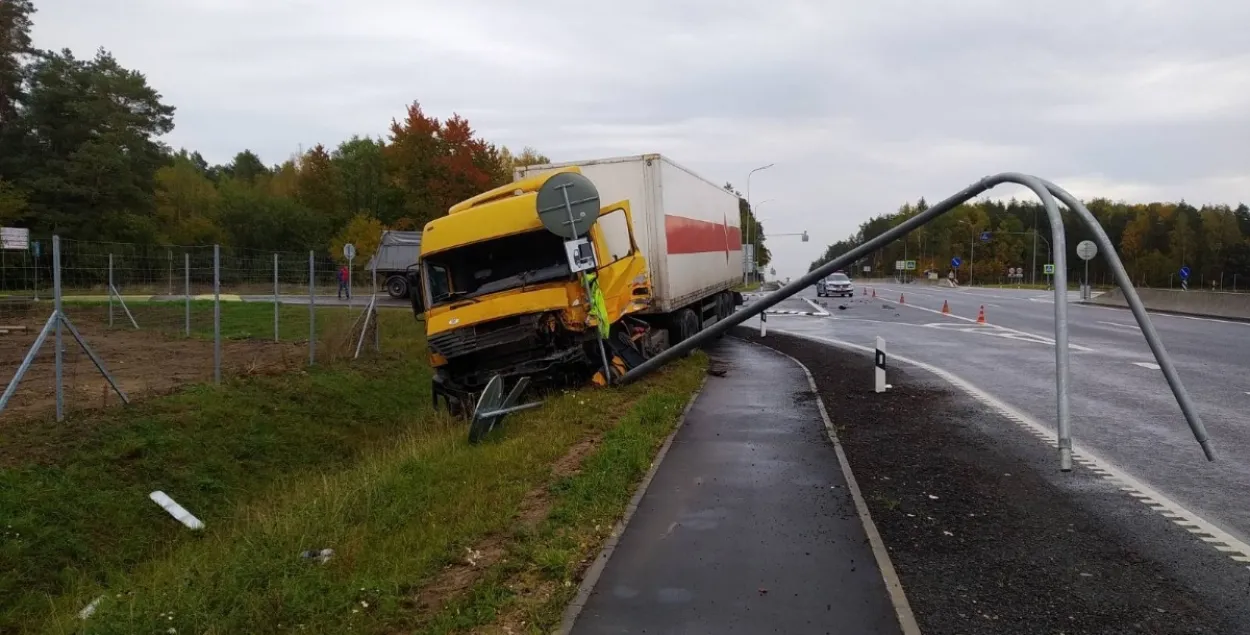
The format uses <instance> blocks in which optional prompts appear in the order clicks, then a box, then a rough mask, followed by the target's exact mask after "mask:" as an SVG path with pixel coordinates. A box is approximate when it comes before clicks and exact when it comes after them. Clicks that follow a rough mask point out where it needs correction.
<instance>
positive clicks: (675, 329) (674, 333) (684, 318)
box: [668, 309, 699, 344]
mask: <svg viewBox="0 0 1250 635" xmlns="http://www.w3.org/2000/svg"><path fill="white" fill-rule="evenodd" d="M698 332H699V316H697V315H695V314H694V311H691V310H690V309H682V310H680V311H678V312H677V313H676V314H674V315H673V322H672V326H670V327H669V329H668V338H669V339H670V340H672V343H673V344H677V343H679V342H684V341H686V340H688V339H690V338H692V337H694V334H695V333H698Z"/></svg>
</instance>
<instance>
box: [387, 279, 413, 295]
mask: <svg viewBox="0 0 1250 635" xmlns="http://www.w3.org/2000/svg"><path fill="white" fill-rule="evenodd" d="M386 293H387V294H389V295H390V296H391V297H392V298H395V299H396V300H403V299H404V298H406V297H408V281H407V280H405V279H404V277H403V276H391V277H389V278H387V279H386Z"/></svg>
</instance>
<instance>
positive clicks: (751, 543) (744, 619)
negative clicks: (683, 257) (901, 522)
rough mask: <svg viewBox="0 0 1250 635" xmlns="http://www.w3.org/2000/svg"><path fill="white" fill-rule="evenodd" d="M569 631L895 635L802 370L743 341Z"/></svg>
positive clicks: (732, 345) (726, 352) (724, 349)
mask: <svg viewBox="0 0 1250 635" xmlns="http://www.w3.org/2000/svg"><path fill="white" fill-rule="evenodd" d="M711 353H712V356H713V358H714V359H715V360H717V362H714V363H716V364H717V365H719V366H723V367H724V368H725V369H726V370H727V373H726V375H725V376H724V377H714V376H713V377H709V378H708V382H707V385H706V386H705V387H704V391H703V393H702V394H701V395H700V396H699V397H698V399H697V400H696V401H695V404H694V406H693V408H691V410H690V412H689V414H688V416H687V418H686V422H685V425H684V426H683V427H682V429H681V430H680V431H679V432H678V434H677V436H676V438H675V439H674V441H673V445H672V447H671V448H670V449H669V451H668V454H667V456H666V457H665V458H664V461H663V463H661V465H660V467H659V469H658V470H657V471H656V473H655V477H654V479H653V480H652V481H651V484H650V486H649V488H648V489H647V492H646V494H645V495H644V496H643V498H642V500H641V502H640V503H639V505H638V509H637V511H636V512H635V514H634V516H633V518H632V519H631V520H630V522H629V525H628V527H627V528H626V530H625V533H624V535H623V536H622V537H621V540H620V543H619V544H618V545H617V547H616V549H615V551H614V552H613V553H612V555H611V559H610V560H609V561H608V563H607V565H606V567H604V570H603V573H602V575H601V576H600V578H599V580H598V582H597V584H596V586H595V589H594V592H593V593H592V594H591V596H590V598H589V600H588V601H587V602H586V605H585V606H584V607H583V608H582V611H581V613H580V614H579V615H578V618H577V620H576V622H575V623H574V625H573V629H572V632H573V633H574V634H578V635H582V634H601V633H647V634H661V633H708V634H717V635H719V634H722V633H750V634H753V635H754V634H762V633H801V634H806V633H854V634H857V635H861V634H863V635H867V634H877V633H888V634H898V633H900V628H899V624H898V618H897V617H896V614H895V611H894V608H893V606H892V605H891V603H890V599H889V595H888V594H887V591H886V587H885V583H884V582H883V581H882V577H881V572H880V570H879V569H878V567H877V563H876V560H875V559H874V558H873V553H872V549H871V546H870V545H869V542H868V538H867V536H866V534H865V532H864V527H863V525H862V523H861V521H860V519H859V516H858V515H857V514H856V511H855V504H854V502H853V499H852V497H851V494H850V491H849V490H848V487H847V482H846V480H845V479H844V477H843V475H842V470H841V466H840V465H839V463H838V459H837V456H836V454H835V452H834V448H833V445H832V443H831V442H830V440H829V437H828V436H827V433H826V431H825V426H824V422H823V419H822V418H821V416H820V412H819V410H818V409H817V406H816V401H815V398H814V395H813V394H812V392H811V388H810V385H809V384H808V381H807V377H806V375H805V374H804V373H803V370H802V369H801V368H800V367H798V366H797V365H795V363H794V362H792V361H790V360H789V359H787V358H785V357H782V356H781V355H778V354H777V353H774V352H772V351H769V350H767V349H764V348H761V347H757V346H752V345H750V344H746V343H744V342H742V341H739V340H736V339H732V338H729V339H726V340H724V341H723V342H722V343H721V344H719V345H718V346H717V347H716V348H715V349H713V350H712V351H711Z"/></svg>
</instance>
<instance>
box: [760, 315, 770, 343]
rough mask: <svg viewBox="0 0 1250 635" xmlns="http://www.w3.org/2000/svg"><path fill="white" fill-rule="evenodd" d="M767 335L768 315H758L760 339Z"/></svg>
mask: <svg viewBox="0 0 1250 635" xmlns="http://www.w3.org/2000/svg"><path fill="white" fill-rule="evenodd" d="M765 335H768V314H767V313H761V314H760V337H764V336H765Z"/></svg>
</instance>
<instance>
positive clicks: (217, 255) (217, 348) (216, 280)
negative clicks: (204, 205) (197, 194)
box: [213, 245, 221, 384]
mask: <svg viewBox="0 0 1250 635" xmlns="http://www.w3.org/2000/svg"><path fill="white" fill-rule="evenodd" d="M213 383H216V384H220V383H221V245H213Z"/></svg>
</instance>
